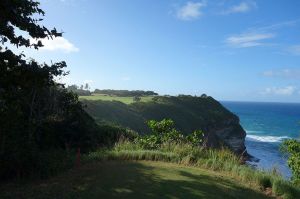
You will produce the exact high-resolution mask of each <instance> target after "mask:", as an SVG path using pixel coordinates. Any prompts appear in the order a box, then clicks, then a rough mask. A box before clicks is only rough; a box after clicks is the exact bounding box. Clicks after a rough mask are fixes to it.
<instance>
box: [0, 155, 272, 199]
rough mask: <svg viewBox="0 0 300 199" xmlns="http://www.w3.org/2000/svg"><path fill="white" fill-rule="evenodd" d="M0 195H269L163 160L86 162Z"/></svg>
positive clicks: (3, 190) (260, 197) (258, 197)
mask: <svg viewBox="0 0 300 199" xmlns="http://www.w3.org/2000/svg"><path fill="white" fill-rule="evenodd" d="M0 193H1V196H2V197H1V198H43V199H47V198H49V199H50V198H62V199H63V198H74V199H75V198H86V199H88V198H213V199H218V198H220V199H223V198H255V199H263V198H268V197H267V196H265V195H264V194H263V193H261V192H260V191H258V190H257V189H255V188H253V187H246V186H243V185H241V184H240V183H239V182H238V181H236V180H234V179H233V178H231V177H229V176H226V175H224V174H220V173H217V172H212V171H208V170H203V169H200V168H193V167H187V166H180V165H177V164H171V163H163V162H148V161H147V162H146V161H138V162H119V161H107V162H101V163H95V164H88V165H85V166H83V167H82V168H80V169H76V170H71V171H69V172H67V173H64V174H62V175H60V176H57V177H55V178H52V179H50V180H47V181H40V182H35V183H30V184H25V185H23V184H22V186H18V185H17V184H10V185H5V186H2V187H1V186H0Z"/></svg>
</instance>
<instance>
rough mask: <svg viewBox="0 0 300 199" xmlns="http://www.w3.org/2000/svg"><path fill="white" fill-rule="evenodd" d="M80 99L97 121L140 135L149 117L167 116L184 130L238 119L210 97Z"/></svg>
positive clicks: (162, 117) (98, 97)
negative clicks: (136, 99)
mask: <svg viewBox="0 0 300 199" xmlns="http://www.w3.org/2000/svg"><path fill="white" fill-rule="evenodd" d="M80 99H81V100H82V101H83V103H84V104H86V105H87V107H86V110H87V112H88V113H89V114H90V115H91V116H93V117H94V118H95V119H96V120H97V121H99V122H103V121H105V122H111V123H115V124H119V125H121V126H124V127H129V128H131V129H133V130H136V131H138V132H139V133H142V134H143V133H147V132H149V129H148V128H147V126H146V124H145V122H146V121H147V120H150V119H155V120H162V119H164V118H170V119H172V120H174V122H175V123H176V125H177V126H176V127H177V128H178V129H179V130H181V131H183V132H184V133H190V132H192V131H194V130H197V129H202V130H207V129H209V128H214V127H217V126H221V125H223V122H224V121H227V120H238V118H237V117H236V116H235V115H234V114H232V113H231V112H230V111H228V110H227V109H225V108H224V107H223V106H222V105H221V104H220V103H219V102H217V101H216V100H214V99H213V98H211V97H208V98H201V97H191V96H181V97H154V98H153V97H142V101H141V102H133V101H132V98H131V97H111V96H103V95H96V96H84V97H81V98H80ZM237 123H238V122H237ZM237 128H239V126H237ZM238 130H239V129H238Z"/></svg>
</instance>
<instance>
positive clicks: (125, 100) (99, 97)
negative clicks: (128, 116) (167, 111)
mask: <svg viewBox="0 0 300 199" xmlns="http://www.w3.org/2000/svg"><path fill="white" fill-rule="evenodd" d="M152 98H153V97H152V96H145V97H141V101H140V102H149V101H151V100H152ZM79 99H86V100H104V101H119V102H122V103H124V104H131V103H133V102H134V101H133V97H118V96H109V95H102V94H92V95H91V96H79Z"/></svg>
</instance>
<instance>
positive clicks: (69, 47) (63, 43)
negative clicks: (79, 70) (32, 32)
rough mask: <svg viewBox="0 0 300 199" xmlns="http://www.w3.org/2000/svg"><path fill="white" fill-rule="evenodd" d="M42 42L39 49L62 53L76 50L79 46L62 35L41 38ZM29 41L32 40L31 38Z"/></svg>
mask: <svg viewBox="0 0 300 199" xmlns="http://www.w3.org/2000/svg"><path fill="white" fill-rule="evenodd" d="M41 41H42V44H43V45H44V46H43V47H42V48H40V49H41V50H46V51H61V52H64V53H71V52H78V51H79V48H77V47H76V46H75V45H74V44H73V43H71V42H70V41H69V40H67V39H66V38H64V37H56V38H53V39H46V38H45V39H41ZM31 42H34V40H33V39H31Z"/></svg>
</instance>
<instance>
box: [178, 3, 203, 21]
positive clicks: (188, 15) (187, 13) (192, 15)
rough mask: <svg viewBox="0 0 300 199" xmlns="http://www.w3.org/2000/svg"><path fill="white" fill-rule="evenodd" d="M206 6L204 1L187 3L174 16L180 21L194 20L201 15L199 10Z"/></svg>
mask: <svg viewBox="0 0 300 199" xmlns="http://www.w3.org/2000/svg"><path fill="white" fill-rule="evenodd" d="M205 6H206V3H205V2H204V1H201V2H190V1H189V2H187V3H186V4H185V5H184V6H182V7H180V8H179V9H178V10H177V13H176V16H177V18H178V19H180V20H185V21H189V20H195V19H197V18H199V17H200V16H201V15H202V14H203V13H202V11H201V9H202V8H203V7H205Z"/></svg>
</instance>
